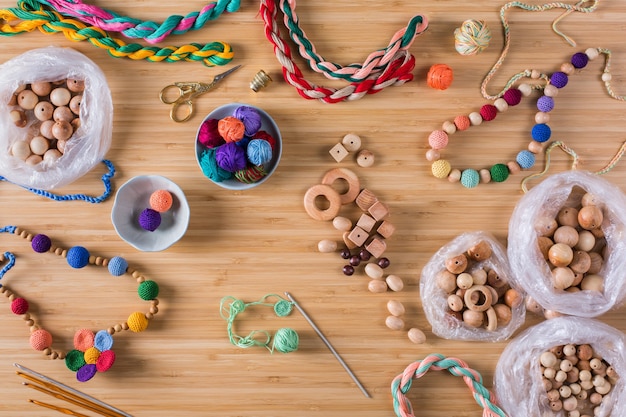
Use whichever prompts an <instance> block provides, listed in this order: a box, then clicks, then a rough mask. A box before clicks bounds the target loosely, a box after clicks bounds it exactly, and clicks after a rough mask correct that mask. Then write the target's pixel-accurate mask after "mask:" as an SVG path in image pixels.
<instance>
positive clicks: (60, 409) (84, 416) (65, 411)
mask: <svg viewBox="0 0 626 417" xmlns="http://www.w3.org/2000/svg"><path fill="white" fill-rule="evenodd" d="M28 402H31V403H33V404H35V405H38V406H40V407H45V408H49V409H51V410H54V411H58V412H59V413H63V414H67V415H68V416H74V417H89V416H88V415H87V414H81V413H77V412H76V411H73V410H70V409H69V408H63V407H57V406H56V405H52V404H48V403H44V402H41V401H37V400H28Z"/></svg>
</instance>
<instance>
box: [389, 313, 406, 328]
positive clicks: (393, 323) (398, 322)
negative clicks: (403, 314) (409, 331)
mask: <svg viewBox="0 0 626 417" xmlns="http://www.w3.org/2000/svg"><path fill="white" fill-rule="evenodd" d="M385 325H387V327H389V328H390V329H391V330H402V329H403V328H404V320H402V319H401V318H400V317H396V316H387V318H386V319H385Z"/></svg>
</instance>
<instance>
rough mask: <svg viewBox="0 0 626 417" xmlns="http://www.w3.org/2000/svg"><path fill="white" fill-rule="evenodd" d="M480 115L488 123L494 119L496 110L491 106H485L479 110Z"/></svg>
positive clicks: (496, 113)
mask: <svg viewBox="0 0 626 417" xmlns="http://www.w3.org/2000/svg"><path fill="white" fill-rule="evenodd" d="M480 115H481V116H482V118H483V120H484V121H486V122H489V121H491V120H493V119H495V118H496V116H497V115H498V109H497V108H496V106H494V105H493V104H485V105H484V106H482V107H481V108H480Z"/></svg>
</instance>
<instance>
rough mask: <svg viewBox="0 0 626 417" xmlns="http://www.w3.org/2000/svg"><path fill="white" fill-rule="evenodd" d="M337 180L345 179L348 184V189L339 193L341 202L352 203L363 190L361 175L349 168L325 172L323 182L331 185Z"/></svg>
mask: <svg viewBox="0 0 626 417" xmlns="http://www.w3.org/2000/svg"><path fill="white" fill-rule="evenodd" d="M337 180H340V181H345V183H346V184H347V185H348V189H347V190H346V192H345V193H343V194H339V193H337V194H339V197H340V199H341V204H348V203H352V202H353V201H354V200H355V199H356V197H357V196H358V195H359V192H360V191H361V184H360V182H359V177H357V175H356V174H355V173H354V172H353V171H351V170H349V169H347V168H334V169H331V170H330V171H328V172H326V174H324V177H322V184H324V185H328V186H331V185H332V184H333V183H334V182H335V181H337ZM333 217H335V216H333Z"/></svg>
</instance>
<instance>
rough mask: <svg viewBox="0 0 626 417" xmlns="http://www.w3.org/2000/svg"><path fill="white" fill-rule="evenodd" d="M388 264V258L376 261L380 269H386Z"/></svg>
mask: <svg viewBox="0 0 626 417" xmlns="http://www.w3.org/2000/svg"><path fill="white" fill-rule="evenodd" d="M390 264H391V262H390V261H389V259H388V258H380V259H379V260H378V266H380V267H381V268H382V269H385V268H387V267H388V266H389V265H390Z"/></svg>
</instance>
